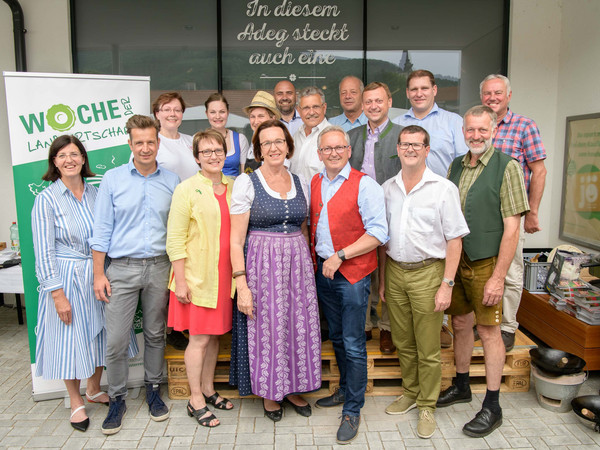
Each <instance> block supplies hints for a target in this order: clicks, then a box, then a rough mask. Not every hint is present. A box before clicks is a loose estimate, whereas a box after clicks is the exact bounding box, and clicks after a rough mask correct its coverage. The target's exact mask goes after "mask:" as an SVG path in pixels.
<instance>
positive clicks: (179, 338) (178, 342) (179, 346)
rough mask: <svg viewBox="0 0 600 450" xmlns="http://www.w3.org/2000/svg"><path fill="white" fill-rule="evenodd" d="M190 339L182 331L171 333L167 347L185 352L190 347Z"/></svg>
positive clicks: (168, 336) (168, 335)
mask: <svg viewBox="0 0 600 450" xmlns="http://www.w3.org/2000/svg"><path fill="white" fill-rule="evenodd" d="M188 342H189V340H188V338H186V337H185V335H184V334H183V333H182V332H181V331H175V330H173V331H171V332H170V333H168V334H167V345H170V346H171V347H173V348H174V349H175V350H185V349H186V348H187V346H188Z"/></svg>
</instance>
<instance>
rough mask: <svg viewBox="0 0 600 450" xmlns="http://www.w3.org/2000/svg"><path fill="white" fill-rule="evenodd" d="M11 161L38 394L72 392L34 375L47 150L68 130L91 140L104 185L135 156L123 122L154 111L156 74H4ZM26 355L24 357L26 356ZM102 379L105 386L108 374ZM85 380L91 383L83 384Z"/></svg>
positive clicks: (134, 371) (138, 378)
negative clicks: (36, 212)
mask: <svg viewBox="0 0 600 450" xmlns="http://www.w3.org/2000/svg"><path fill="white" fill-rule="evenodd" d="M3 75H4V83H5V87H6V105H7V111H8V127H9V133H10V148H11V155H12V164H13V176H14V185H15V198H16V204H17V220H18V225H19V238H20V244H21V258H22V266H23V284H24V287H25V304H26V312H27V328H28V330H27V331H28V335H29V353H30V359H31V378H32V384H33V399H34V400H46V399H50V398H59V397H63V396H66V389H65V385H64V383H63V382H62V381H61V380H44V379H42V378H41V377H36V376H35V345H36V325H37V312H38V290H39V284H38V280H37V278H36V275H35V258H34V253H33V241H32V233H31V210H32V208H33V202H34V200H35V196H36V195H38V194H39V193H40V192H41V191H42V190H43V189H44V188H46V187H47V186H48V185H49V184H50V183H49V182H47V181H42V175H43V174H44V173H45V172H46V170H47V168H48V150H49V148H50V144H51V143H52V141H53V140H54V139H55V138H56V137H58V136H60V135H62V134H73V135H75V136H77V137H78V138H79V140H80V141H81V142H82V143H83V145H84V146H85V148H86V150H87V152H88V157H89V161H90V167H91V169H92V171H93V172H94V173H96V176H95V177H91V178H88V179H87V181H88V182H89V183H91V184H93V185H95V186H99V185H100V181H101V180H102V176H103V175H104V173H105V172H106V171H107V170H109V169H112V168H113V167H117V166H119V165H121V164H124V163H126V162H128V161H129V157H130V155H131V151H130V150H129V146H128V145H127V131H126V129H125V123H126V122H127V119H128V118H129V117H130V116H131V115H133V114H149V112H150V78H149V77H131V76H110V75H85V74H55V73H32V72H3ZM141 321H142V318H141V310H140V309H139V308H138V312H137V313H136V318H135V324H134V326H135V328H136V333H137V340H138V345H139V347H140V353H139V354H138V355H137V356H136V357H135V358H133V359H131V360H130V361H129V383H128V384H129V386H130V387H137V386H142V385H143V384H144V366H143V353H144V351H143V347H144V342H143V335H142V334H141ZM23 357H25V355H24V356H23ZM102 384H103V385H105V384H106V379H105V376H103V378H102ZM82 386H85V381H83V382H82Z"/></svg>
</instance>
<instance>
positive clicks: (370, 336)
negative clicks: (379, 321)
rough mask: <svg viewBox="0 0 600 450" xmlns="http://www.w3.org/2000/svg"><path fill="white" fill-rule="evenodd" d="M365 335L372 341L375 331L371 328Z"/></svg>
mask: <svg viewBox="0 0 600 450" xmlns="http://www.w3.org/2000/svg"><path fill="white" fill-rule="evenodd" d="M365 337H366V338H367V341H370V340H371V339H373V332H372V331H371V330H369V331H365Z"/></svg>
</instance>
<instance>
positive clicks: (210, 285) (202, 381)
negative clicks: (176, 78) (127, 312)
mask: <svg viewBox="0 0 600 450" xmlns="http://www.w3.org/2000/svg"><path fill="white" fill-rule="evenodd" d="M193 152H194V158H195V159H196V162H197V163H198V164H199V165H200V169H201V170H200V171H199V172H197V173H196V175H194V176H192V177H191V178H188V179H187V180H185V181H183V182H182V183H181V184H180V185H179V186H177V188H176V189H175V193H174V194H173V200H172V202H171V211H170V213H169V222H168V226H167V253H168V254H169V258H170V260H171V262H172V264H173V271H172V274H171V278H170V280H171V281H170V283H169V289H170V290H171V301H170V303H169V324H168V325H169V326H170V327H173V328H174V329H175V330H177V331H183V330H189V333H190V343H189V345H188V347H187V349H186V351H185V369H186V372H187V377H188V382H189V384H190V390H191V397H190V401H189V402H188V404H187V412H188V414H189V415H190V417H194V418H195V419H196V420H197V421H198V423H199V424H200V425H202V426H205V427H216V426H217V425H219V423H220V422H219V419H217V418H216V417H215V416H214V414H213V413H212V412H211V411H210V410H209V409H208V406H207V403H208V404H211V405H213V406H214V407H215V408H217V409H231V408H233V404H232V403H231V402H230V401H229V400H228V399H226V398H222V397H221V396H220V395H219V394H218V393H217V392H216V391H215V387H214V376H215V367H216V364H217V355H218V353H219V336H220V335H222V334H225V333H227V332H228V331H230V330H231V319H232V302H231V297H232V296H233V293H234V289H235V288H234V284H233V281H232V273H231V261H230V257H229V232H230V222H229V204H230V200H231V189H232V186H233V179H231V178H228V177H226V176H225V175H223V173H222V169H223V164H224V162H225V155H226V154H227V147H226V143H225V139H224V138H223V136H222V135H221V134H220V133H219V132H218V131H215V130H210V129H209V130H206V131H200V132H198V133H196V134H195V135H194V141H193Z"/></svg>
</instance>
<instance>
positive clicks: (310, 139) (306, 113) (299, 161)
mask: <svg viewBox="0 0 600 450" xmlns="http://www.w3.org/2000/svg"><path fill="white" fill-rule="evenodd" d="M298 96H299V98H300V102H299V109H300V117H302V126H301V127H300V129H299V130H298V131H296V134H294V136H293V137H294V156H292V159H290V171H291V172H292V173H294V174H296V175H302V176H303V177H304V178H305V179H306V181H310V180H312V177H314V176H315V175H316V174H318V173H320V172H321V171H323V169H324V168H325V166H324V165H323V162H321V160H320V159H319V153H318V151H317V148H318V144H317V139H318V137H319V133H320V132H321V131H323V130H324V129H325V128H326V127H327V126H329V122H328V121H327V119H326V118H325V112H326V111H327V103H325V94H323V91H322V90H321V89H319V88H318V87H315V86H311V87H307V88H304V89H302V90H301V91H300V92H299V93H298Z"/></svg>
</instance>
